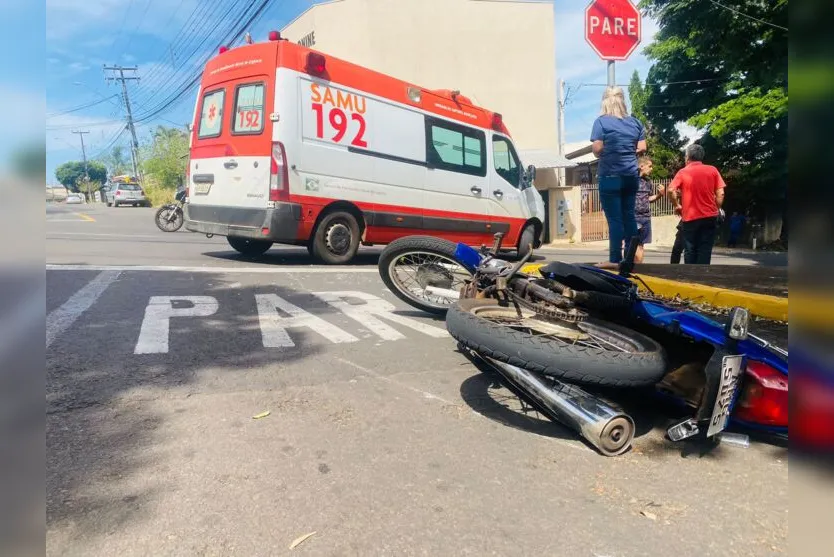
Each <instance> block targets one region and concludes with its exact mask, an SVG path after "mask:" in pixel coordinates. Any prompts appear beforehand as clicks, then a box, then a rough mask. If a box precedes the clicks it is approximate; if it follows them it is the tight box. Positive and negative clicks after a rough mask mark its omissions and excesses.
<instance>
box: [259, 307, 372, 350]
mask: <svg viewBox="0 0 834 557" xmlns="http://www.w3.org/2000/svg"><path fill="white" fill-rule="evenodd" d="M255 300H256V301H257V304H258V320H259V321H260V324H261V338H262V339H263V344H264V347H265V348H291V347H293V346H295V343H294V342H293V340H292V339H291V338H290V335H289V333H288V332H287V329H299V328H308V329H311V330H312V331H315V332H316V333H318V334H320V335H321V336H323V337H324V338H326V339H327V340H329V341H330V342H333V343H336V344H341V343H345V342H356V341H358V340H359V339H358V338H356V337H355V336H353V335H352V334H350V333H348V332H345V331H343V330H342V329H340V328H339V327H337V326H335V325H331V324H330V323H328V322H327V321H325V320H324V319H322V318H320V317H317V316H315V315H313V314H312V313H309V312H306V311H304V310H303V309H301V308H300V307H298V306H296V305H293V304H291V303H289V302H288V301H286V300H284V299H283V298H281V297H280V296H277V295H275V294H256V295H255ZM278 310H281V311H282V312H283V313H286V314H287V315H288V317H284V316H283V315H281V314H280V313H279V312H278Z"/></svg>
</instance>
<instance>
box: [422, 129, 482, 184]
mask: <svg viewBox="0 0 834 557" xmlns="http://www.w3.org/2000/svg"><path fill="white" fill-rule="evenodd" d="M426 139H427V141H426V144H427V145H426V158H427V162H428V164H429V167H430V168H440V169H443V170H449V171H451V172H461V173H463V174H471V175H473V176H486V157H485V151H486V149H485V148H484V146H485V143H486V138H485V134H484V132H482V131H480V130H476V129H473V128H469V127H467V126H462V125H458V124H454V123H452V122H447V121H445V120H439V119H436V118H429V117H427V118H426Z"/></svg>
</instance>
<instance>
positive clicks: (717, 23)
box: [640, 0, 788, 213]
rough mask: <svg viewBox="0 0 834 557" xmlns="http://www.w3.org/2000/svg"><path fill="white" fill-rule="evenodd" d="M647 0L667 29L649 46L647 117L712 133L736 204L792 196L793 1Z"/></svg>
mask: <svg viewBox="0 0 834 557" xmlns="http://www.w3.org/2000/svg"><path fill="white" fill-rule="evenodd" d="M722 4H726V5H729V6H731V7H732V8H734V9H735V10H738V11H739V12H741V13H743V14H746V15H747V16H750V17H744V16H742V15H738V14H737V13H734V12H732V11H729V10H727V9H726V8H723V7H721V6H719V5H717V4H714V3H712V2H704V1H702V0H642V2H641V3H640V7H641V8H642V9H643V11H644V13H647V14H648V15H650V16H652V17H654V18H655V20H656V21H657V22H658V24H659V25H660V30H659V32H658V34H657V35H656V36H655V40H654V42H652V43H651V44H650V45H649V46H648V47H647V48H646V49H645V52H646V55H647V56H648V57H649V59H650V60H651V61H652V67H651V69H650V70H649V74H648V76H647V79H646V99H645V104H644V105H643V107H644V110H645V114H646V117H647V118H648V120H649V122H650V123H651V124H652V126H653V128H654V131H655V132H657V133H658V134H660V136H661V137H664V138H665V137H668V134H670V133H671V132H672V130H673V129H674V126H675V124H677V123H678V122H688V123H690V124H692V125H694V126H696V127H698V128H700V129H702V130H704V132H705V135H704V137H703V138H702V139H701V140H699V142H700V143H701V144H702V145H703V146H704V148H705V149H706V152H707V162H709V163H711V164H715V165H716V166H718V168H719V169H720V170H721V171H722V172H723V173H724V174H725V179H726V180H727V184H728V189H727V209H728V210H736V209H741V210H744V209H748V208H751V209H753V210H754V211H756V212H759V213H762V212H766V211H768V210H772V208H773V207H774V206H777V207H778V206H780V205H784V200H785V198H786V196H787V124H788V121H787V114H788V89H787V83H788V81H787V80H788V33H787V32H786V31H784V30H782V29H778V28H775V27H773V26H771V25H766V24H763V23H761V22H759V21H755V20H753V19H751V18H757V19H759V20H763V21H766V22H770V23H772V24H774V25H777V26H782V27H788V2H787V0H778V1H775V2H774V1H762V0H734V1H733V2H731V3H730V2H722Z"/></svg>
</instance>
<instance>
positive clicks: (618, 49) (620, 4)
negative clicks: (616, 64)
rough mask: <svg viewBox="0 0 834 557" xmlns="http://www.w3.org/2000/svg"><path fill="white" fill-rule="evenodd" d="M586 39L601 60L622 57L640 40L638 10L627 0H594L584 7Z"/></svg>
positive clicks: (627, 55) (624, 57) (629, 54)
mask: <svg viewBox="0 0 834 557" xmlns="http://www.w3.org/2000/svg"><path fill="white" fill-rule="evenodd" d="M585 40H586V41H588V44H589V45H591V48H593V49H594V50H595V51H596V53H597V54H599V57H600V58H602V59H603V60H625V59H627V58H628V57H629V56H631V53H632V52H634V49H635V48H637V45H638V44H640V12H638V11H637V8H635V7H634V5H633V4H632V3H631V2H629V0H594V1H593V2H591V3H590V4H589V5H588V7H587V8H585Z"/></svg>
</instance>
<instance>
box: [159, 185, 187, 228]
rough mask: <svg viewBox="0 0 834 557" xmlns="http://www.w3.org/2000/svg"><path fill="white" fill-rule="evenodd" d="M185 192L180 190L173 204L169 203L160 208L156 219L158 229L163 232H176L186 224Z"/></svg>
mask: <svg viewBox="0 0 834 557" xmlns="http://www.w3.org/2000/svg"><path fill="white" fill-rule="evenodd" d="M185 196H186V192H185V190H180V191H178V192H177V194H176V196H175V197H174V202H173V203H167V204H165V205H163V206H162V207H160V208H159V210H158V211H157V212H156V216H155V217H154V221H155V222H156V226H157V228H159V229H160V230H161V231H163V232H176V231H177V230H179V229H180V228H182V225H183V223H184V222H185V213H184V211H183V206H184V205H185Z"/></svg>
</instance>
